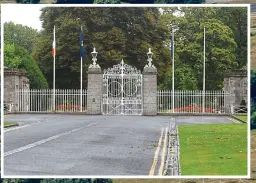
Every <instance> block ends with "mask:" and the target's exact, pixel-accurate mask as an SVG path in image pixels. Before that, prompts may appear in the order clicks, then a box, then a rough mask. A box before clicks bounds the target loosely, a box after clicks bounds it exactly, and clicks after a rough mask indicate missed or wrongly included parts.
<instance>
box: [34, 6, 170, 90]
mask: <svg viewBox="0 0 256 183" xmlns="http://www.w3.org/2000/svg"><path fill="white" fill-rule="evenodd" d="M159 19H160V12H159V11H158V9H157V8H86V9H85V8H77V7H76V8H60V7H58V8H44V9H43V10H42V15H41V20H42V25H43V31H42V34H41V36H40V39H39V40H38V42H37V47H36V51H35V55H34V58H35V60H36V61H37V62H38V64H39V67H40V68H41V69H42V71H43V73H44V74H45V76H46V78H47V80H48V81H49V84H50V86H51V81H52V69H53V68H52V65H53V64H52V60H53V59H52V57H51V54H50V53H51V45H52V30H53V26H54V25H55V26H56V42H57V43H56V44H57V55H56V87H57V88H66V87H67V86H68V87H70V88H76V87H79V83H80V54H79V41H78V40H79V32H80V26H81V25H82V27H83V34H84V47H85V55H86V56H85V58H84V59H83V61H84V62H83V63H84V65H83V70H84V71H85V70H87V67H88V65H89V64H90V63H92V61H91V52H92V50H93V47H96V48H97V51H98V63H99V64H100V65H101V67H102V68H103V69H106V68H109V67H112V66H113V65H114V64H117V63H120V62H121V60H122V59H124V61H125V62H126V63H128V64H130V65H132V66H135V67H137V68H139V69H141V70H142V69H143V67H144V66H145V64H146V63H147V61H146V60H147V55H146V53H147V52H148V48H150V47H151V48H152V50H153V52H154V57H153V59H154V61H153V62H154V64H155V65H156V67H157V68H158V76H159V79H160V80H161V79H163V77H164V75H165V70H166V68H165V67H164V66H165V65H167V62H168V61H169V60H170V58H169V51H168V47H166V46H165V45H164V44H163V42H164V40H165V39H166V36H167V34H166V31H168V29H167V27H166V26H165V25H163V24H161V22H160V21H159ZM155 55H156V56H155ZM58 76H61V77H58ZM83 77H84V78H83V80H84V81H85V83H84V84H83V86H86V79H87V75H86V74H84V76H83Z"/></svg>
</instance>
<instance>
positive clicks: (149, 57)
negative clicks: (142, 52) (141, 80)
mask: <svg viewBox="0 0 256 183" xmlns="http://www.w3.org/2000/svg"><path fill="white" fill-rule="evenodd" d="M147 55H148V60H147V61H148V64H146V65H145V67H153V68H155V66H154V65H153V64H152V61H153V59H152V56H153V53H152V52H151V48H149V49H148V53H147Z"/></svg>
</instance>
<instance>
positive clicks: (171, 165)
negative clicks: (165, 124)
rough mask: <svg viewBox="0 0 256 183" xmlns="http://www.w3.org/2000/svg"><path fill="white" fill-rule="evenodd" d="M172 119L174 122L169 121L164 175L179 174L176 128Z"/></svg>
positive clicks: (178, 148)
mask: <svg viewBox="0 0 256 183" xmlns="http://www.w3.org/2000/svg"><path fill="white" fill-rule="evenodd" d="M172 121H174V122H170V123H169V128H168V129H169V132H168V148H167V155H166V161H165V169H164V173H163V175H165V176H177V175H181V168H180V159H179V157H180V155H179V150H180V147H179V137H178V129H177V126H176V123H175V119H174V120H172Z"/></svg>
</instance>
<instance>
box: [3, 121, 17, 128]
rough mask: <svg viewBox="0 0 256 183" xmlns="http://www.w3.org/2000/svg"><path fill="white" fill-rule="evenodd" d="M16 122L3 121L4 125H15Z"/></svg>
mask: <svg viewBox="0 0 256 183" xmlns="http://www.w3.org/2000/svg"><path fill="white" fill-rule="evenodd" d="M16 124H17V123H16V122H8V121H5V122H4V127H7V126H9V125H16Z"/></svg>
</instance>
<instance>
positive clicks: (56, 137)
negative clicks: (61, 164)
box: [4, 122, 98, 157]
mask: <svg viewBox="0 0 256 183" xmlns="http://www.w3.org/2000/svg"><path fill="white" fill-rule="evenodd" d="M97 123H98V122H96V123H91V124H89V125H87V126H86V127H90V126H92V125H95V124H97ZM83 128H85V127H80V128H76V129H73V130H70V131H68V132H65V133H61V134H58V135H54V136H52V137H49V138H46V139H43V140H40V141H37V142H34V143H31V144H28V145H26V146H23V147H20V148H18V149H14V150H11V151H8V152H6V153H4V157H6V156H10V155H12V154H15V153H18V152H22V151H25V150H27V149H31V148H33V147H36V146H39V145H42V144H44V143H46V142H49V141H52V140H55V139H58V138H60V137H62V136H66V135H69V134H71V133H74V132H77V131H79V130H82V129H83Z"/></svg>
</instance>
